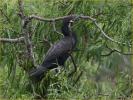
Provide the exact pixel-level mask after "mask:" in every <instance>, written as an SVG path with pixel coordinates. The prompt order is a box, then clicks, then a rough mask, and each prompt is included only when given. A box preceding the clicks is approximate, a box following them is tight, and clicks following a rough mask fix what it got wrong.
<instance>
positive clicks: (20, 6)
mask: <svg viewBox="0 0 133 100" xmlns="http://www.w3.org/2000/svg"><path fill="white" fill-rule="evenodd" d="M18 5H19V6H18V7H19V15H20V17H21V18H24V3H23V0H18Z"/></svg>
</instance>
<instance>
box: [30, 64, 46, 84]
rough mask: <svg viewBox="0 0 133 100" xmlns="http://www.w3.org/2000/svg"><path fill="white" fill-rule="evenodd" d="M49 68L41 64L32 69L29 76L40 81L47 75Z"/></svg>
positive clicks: (35, 80)
mask: <svg viewBox="0 0 133 100" xmlns="http://www.w3.org/2000/svg"><path fill="white" fill-rule="evenodd" d="M47 71H48V69H47V68H46V67H43V66H39V67H38V68H36V69H32V70H31V71H30V73H29V77H30V79H31V80H32V81H34V82H39V81H41V80H42V78H43V77H44V76H45V75H46V73H47Z"/></svg>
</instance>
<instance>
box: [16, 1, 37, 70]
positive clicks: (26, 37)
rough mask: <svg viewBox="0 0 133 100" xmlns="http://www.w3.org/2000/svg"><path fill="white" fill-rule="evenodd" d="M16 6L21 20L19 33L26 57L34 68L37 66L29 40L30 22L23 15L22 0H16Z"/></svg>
mask: <svg viewBox="0 0 133 100" xmlns="http://www.w3.org/2000/svg"><path fill="white" fill-rule="evenodd" d="M18 5H19V16H20V18H21V31H22V34H24V42H25V45H26V47H27V51H28V55H29V57H30V59H31V61H32V63H33V65H34V66H35V67H36V66H37V64H36V62H35V57H34V53H33V47H32V42H31V39H30V32H29V27H28V25H29V23H30V22H31V20H29V19H30V18H29V17H27V16H25V15H24V7H23V0H18Z"/></svg>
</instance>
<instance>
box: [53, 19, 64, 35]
mask: <svg viewBox="0 0 133 100" xmlns="http://www.w3.org/2000/svg"><path fill="white" fill-rule="evenodd" d="M52 25H53V30H54V32H56V33H57V34H59V35H62V36H63V34H62V33H61V32H58V31H57V30H56V25H55V20H53V21H52Z"/></svg>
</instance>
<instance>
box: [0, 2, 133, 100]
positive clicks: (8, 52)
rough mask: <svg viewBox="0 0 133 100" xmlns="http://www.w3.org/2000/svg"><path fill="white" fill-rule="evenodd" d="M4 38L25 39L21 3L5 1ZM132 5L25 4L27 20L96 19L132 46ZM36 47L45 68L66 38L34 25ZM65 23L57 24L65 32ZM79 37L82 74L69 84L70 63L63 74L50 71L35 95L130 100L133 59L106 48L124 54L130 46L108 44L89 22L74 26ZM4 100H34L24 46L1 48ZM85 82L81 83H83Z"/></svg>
mask: <svg viewBox="0 0 133 100" xmlns="http://www.w3.org/2000/svg"><path fill="white" fill-rule="evenodd" d="M0 2H1V3H0V37H6V38H15V37H20V36H22V34H21V33H20V32H21V24H20V18H19V17H18V15H17V13H18V4H17V0H0ZM131 6H132V5H131V1H130V0H113V1H112V0H111V1H110V0H32V1H31V0H24V12H25V14H26V15H31V14H37V15H39V16H43V17H44V18H55V17H59V16H65V15H69V14H83V15H89V16H93V17H94V18H96V19H97V21H98V23H99V25H100V27H102V29H103V30H104V31H105V32H106V33H107V34H108V35H109V36H110V37H111V38H113V39H115V40H117V41H120V42H125V43H129V42H130V41H131V21H130V19H131ZM31 26H32V27H31V30H32V34H31V36H32V42H33V44H34V54H35V58H36V62H37V63H38V64H40V63H41V62H42V60H43V58H44V57H45V54H46V52H47V50H48V48H49V44H48V43H46V42H45V41H44V38H45V39H47V40H49V41H50V43H55V42H56V41H58V40H60V38H61V37H62V36H61V35H59V34H57V33H55V32H54V31H53V27H52V24H51V23H48V22H39V21H36V20H34V21H32V24H31ZM60 27H61V21H59V22H58V23H56V28H57V30H58V31H60ZM73 30H74V31H75V32H76V34H77V36H78V44H77V48H78V49H79V50H78V51H75V52H74V53H73V56H74V60H75V62H76V65H77V66H78V71H77V72H76V73H75V74H74V76H72V77H71V78H68V77H67V75H68V73H69V72H70V71H71V70H72V69H73V64H72V61H71V60H70V59H69V60H68V61H67V62H66V64H65V68H62V69H61V73H58V74H56V75H55V73H54V71H53V70H52V71H50V72H49V73H48V75H47V77H46V78H45V79H44V80H43V81H42V82H41V84H37V85H35V86H34V87H35V91H36V92H37V93H38V94H40V95H41V96H42V97H44V98H47V99H99V100H103V99H116V98H117V99H118V98H126V99H128V98H129V97H130V95H131V91H132V90H131V61H130V58H131V57H130V56H127V55H122V54H119V53H117V52H114V53H112V54H111V55H109V56H105V57H103V56H101V55H103V54H107V53H109V50H108V49H107V48H106V46H108V47H110V48H112V49H114V48H115V49H118V50H120V51H122V52H131V48H130V47H129V46H128V45H120V44H119V45H118V44H116V43H113V42H111V41H109V40H108V39H106V38H105V37H104V36H103V35H102V34H101V33H100V31H99V30H98V29H97V28H96V27H95V25H94V24H93V23H92V22H91V21H89V20H80V21H78V22H76V23H74V26H73ZM0 48H1V50H0V97H1V98H5V99H11V100H14V99H29V100H30V99H32V98H33V91H32V88H31V83H30V81H29V79H28V75H27V73H26V72H25V71H24V69H23V68H26V69H29V68H31V67H32V66H31V64H29V62H28V59H26V52H25V45H24V44H22V43H17V44H10V43H3V44H2V43H0ZM80 73H82V75H80ZM79 76H80V78H79V80H78V81H76V80H77V79H78V77H79Z"/></svg>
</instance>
